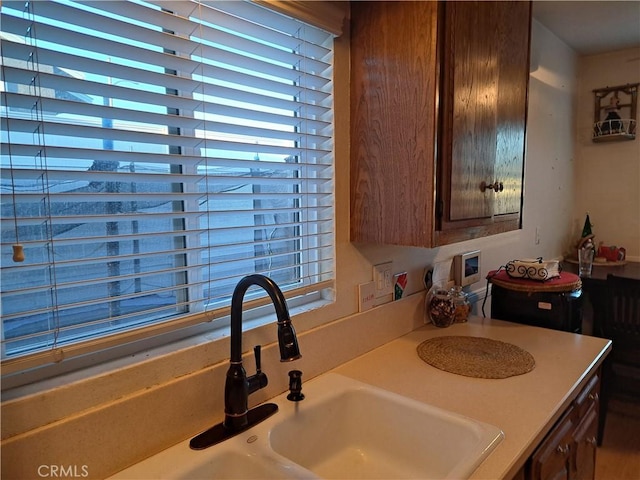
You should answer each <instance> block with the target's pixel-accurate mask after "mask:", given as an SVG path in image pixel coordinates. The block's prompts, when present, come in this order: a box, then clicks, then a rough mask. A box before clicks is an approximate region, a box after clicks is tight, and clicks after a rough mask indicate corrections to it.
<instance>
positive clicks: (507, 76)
mask: <svg viewBox="0 0 640 480" xmlns="http://www.w3.org/2000/svg"><path fill="white" fill-rule="evenodd" d="M530 9H531V5H530V3H529V2H518V1H515V2H483V1H480V2H446V3H445V14H444V19H443V24H442V25H443V28H444V30H445V34H444V36H443V44H444V54H443V73H442V78H443V86H442V93H441V99H442V111H441V118H442V126H441V128H442V143H441V153H442V155H441V156H440V157H439V159H438V162H439V163H438V165H439V176H438V182H439V183H438V202H439V205H440V210H441V211H440V213H441V216H440V217H439V219H438V223H437V226H436V229H437V230H438V234H437V240H436V243H437V244H442V243H451V242H453V241H458V240H466V239H468V238H475V237H477V236H482V235H490V234H494V233H500V232H504V231H508V230H514V229H518V228H520V219H521V215H520V210H521V204H522V184H523V173H524V151H525V127H526V105H527V90H528V88H527V87H528V79H529V35H530V17H531V10H530Z"/></svg>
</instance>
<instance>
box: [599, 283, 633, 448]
mask: <svg viewBox="0 0 640 480" xmlns="http://www.w3.org/2000/svg"><path fill="white" fill-rule="evenodd" d="M601 327H602V336H603V337H605V338H609V339H611V341H612V348H611V353H610V354H609V356H608V357H607V359H606V360H605V363H604V371H603V374H602V392H601V399H602V402H601V408H602V409H604V410H605V411H606V409H607V407H608V404H609V400H611V399H612V398H618V399H622V400H625V401H633V402H640V280H638V279H632V278H625V277H619V276H616V275H613V274H609V275H607V288H606V315H605V317H604V318H603V319H602V325H601ZM601 427H602V428H601V429H600V430H601V432H600V440H602V433H603V430H604V425H601Z"/></svg>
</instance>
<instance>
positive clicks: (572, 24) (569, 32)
mask: <svg viewBox="0 0 640 480" xmlns="http://www.w3.org/2000/svg"><path fill="white" fill-rule="evenodd" d="M533 16H534V18H535V19H536V20H538V22H540V23H541V24H543V25H544V26H545V27H547V28H548V29H549V30H551V31H552V32H553V33H554V34H555V35H556V36H557V37H558V38H560V39H561V40H562V41H563V42H564V43H566V44H567V45H569V46H570V47H571V48H572V49H573V50H575V51H576V52H577V53H578V54H580V55H593V54H597V53H605V52H613V51H615V50H622V49H624V48H629V47H635V46H640V1H639V0H628V1H606V0H604V1H603V0H601V1H582V0H575V1H554V0H537V1H534V2H533Z"/></svg>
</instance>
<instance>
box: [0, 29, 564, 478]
mask: <svg viewBox="0 0 640 480" xmlns="http://www.w3.org/2000/svg"><path fill="white" fill-rule="evenodd" d="M532 58H533V59H535V63H534V65H535V68H534V69H533V72H532V77H531V85H530V92H529V102H530V108H529V119H528V131H527V156H526V162H525V205H524V213H523V225H524V226H523V229H522V230H520V231H516V232H509V233H505V234H501V235H496V236H492V237H489V238H481V239H476V240H470V241H467V242H464V243H460V244H456V245H451V246H447V247H442V248H437V249H421V248H404V247H390V246H372V245H353V244H351V243H350V242H349V238H348V234H349V213H348V212H349V208H348V202H349V138H348V135H347V132H348V131H349V125H348V122H349V111H348V108H349V98H348V75H349V57H348V37H347V36H345V37H344V38H342V39H340V40H339V41H338V43H337V53H336V65H335V75H336V85H337V91H336V106H337V111H336V116H335V118H336V204H337V213H338V219H337V225H336V227H337V228H336V241H337V260H336V278H337V289H336V290H337V291H336V302H335V304H333V305H331V306H328V307H325V308H322V309H320V310H316V311H312V312H307V313H302V314H299V315H296V316H295V317H294V318H293V322H294V324H295V326H296V329H297V331H298V332H299V337H300V344H301V349H302V354H303V358H302V359H301V360H299V361H298V362H296V364H295V368H300V369H301V370H302V371H303V372H305V378H312V377H313V376H315V375H318V374H320V373H322V372H324V371H326V370H329V369H331V368H334V367H335V366H337V365H339V364H340V363H342V362H345V361H348V360H349V359H351V358H354V357H355V356H357V355H360V354H362V353H364V352H366V351H367V350H370V349H372V348H375V347H376V346H378V345H380V344H382V343H385V342H388V341H389V340H391V339H392V338H395V337H397V336H399V335H402V334H404V333H406V332H408V331H410V330H411V329H413V328H416V326H419V325H420V324H421V323H422V298H423V294H424V290H423V286H422V275H423V271H424V268H425V267H426V266H428V265H433V263H434V262H436V261H440V260H445V259H450V258H451V257H452V256H453V255H455V254H457V253H461V252H465V251H468V250H475V249H481V250H482V252H483V272H482V273H483V277H484V276H485V275H486V273H487V272H488V271H489V270H492V269H496V268H498V267H499V266H500V265H503V264H504V263H505V262H507V261H509V260H512V259H515V258H522V257H525V256H526V257H532V256H542V257H544V258H552V257H557V256H559V255H560V254H561V253H562V251H563V250H564V248H565V245H566V243H567V241H568V238H569V237H570V234H569V230H570V227H571V225H570V221H569V219H570V216H571V211H572V210H571V202H572V198H573V187H572V178H573V177H572V170H573V158H574V155H573V142H572V138H573V128H572V125H574V115H573V99H574V94H575V90H576V81H575V72H576V61H577V59H576V57H575V55H574V54H573V53H572V51H571V50H569V49H568V48H567V47H566V46H565V45H564V44H563V43H562V42H560V41H559V40H558V39H557V38H556V37H554V36H553V35H551V34H550V33H549V32H548V31H547V30H546V29H545V28H544V27H542V26H541V25H539V24H538V23H537V22H534V25H533V38H532ZM536 227H538V230H539V232H540V242H539V243H538V244H536V242H535V232H536ZM387 260H393V262H394V270H395V271H407V272H408V273H409V284H408V287H407V294H408V295H410V296H409V297H408V298H406V299H405V300H403V301H401V302H397V303H394V304H389V305H385V306H382V307H377V308H375V309H373V310H372V311H370V312H369V313H367V314H366V315H358V314H356V312H357V309H358V302H357V295H356V291H357V285H358V284H359V283H363V282H366V281H369V280H371V277H372V273H371V267H372V265H374V264H376V263H379V262H382V261H387ZM484 286H485V282H480V283H479V284H476V287H477V288H483V287H484ZM412 294H415V295H412ZM328 322H330V323H328ZM321 325H324V326H321ZM275 335H276V334H275V328H274V327H273V325H266V326H264V327H261V328H257V329H255V330H252V331H250V332H248V333H246V334H245V335H244V339H243V341H244V343H243V345H244V348H245V350H247V351H249V350H251V347H252V346H253V345H255V344H258V343H260V344H263V345H265V348H264V350H263V369H264V371H265V372H266V373H268V374H269V379H270V382H269V386H268V387H267V388H266V389H264V390H261V391H260V392H257V393H256V394H254V395H252V397H251V400H252V402H254V403H255V402H260V401H264V400H266V399H267V398H269V397H270V396H275V395H276V394H278V393H280V392H282V391H284V390H285V389H286V386H287V376H286V371H287V369H289V368H292V367H291V366H288V365H281V364H279V362H278V361H277V354H276V352H275V351H276V350H277V348H275V347H274V341H275ZM228 348H229V346H228V338H214V336H213V335H210V336H206V337H203V338H199V339H195V340H194V341H192V342H191V343H183V344H181V345H180V346H174V347H172V348H165V349H159V350H156V351H152V352H144V353H142V354H140V355H135V356H133V357H131V358H127V359H122V360H120V361H118V362H112V363H111V364H110V365H108V366H96V367H94V368H93V369H91V370H90V371H87V372H80V373H78V374H74V375H70V376H66V377H64V378H60V379H54V380H53V381H51V382H48V383H47V384H46V385H44V387H46V388H44V389H43V385H31V386H28V387H27V388H23V389H21V390H20V391H16V392H9V393H7V394H5V395H3V403H2V419H3V422H2V439H3V440H2V476H3V478H5V477H6V478H26V477H29V478H34V477H36V476H37V475H36V469H37V466H38V465H42V464H57V465H80V466H81V465H87V466H88V470H89V476H90V477H91V478H98V477H102V476H105V475H107V474H109V473H113V472H114V471H116V470H119V469H121V468H123V467H125V466H126V465H127V464H129V463H131V462H134V461H139V460H140V459H142V458H143V457H144V456H146V455H150V454H152V453H153V452H155V451H158V450H160V449H162V448H165V447H167V446H169V445H171V444H173V443H176V442H178V441H181V440H184V439H186V438H189V436H192V435H193V434H195V433H197V432H198V431H199V430H201V429H204V428H207V427H209V426H211V425H212V424H213V423H215V422H216V421H219V420H220V419H221V418H222V411H223V410H222V408H223V405H222V397H223V394H222V389H223V384H224V372H225V371H226V362H227V359H228V355H229V350H228ZM247 370H248V371H249V373H252V371H253V367H250V366H248V367H247ZM97 443H99V447H98V444H97Z"/></svg>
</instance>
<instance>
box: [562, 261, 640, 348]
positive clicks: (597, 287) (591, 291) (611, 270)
mask: <svg viewBox="0 0 640 480" xmlns="http://www.w3.org/2000/svg"><path fill="white" fill-rule="evenodd" d="M562 270H563V271H565V272H571V273H575V274H577V273H578V265H577V263H572V262H566V261H565V262H562ZM609 274H613V275H617V276H619V277H627V278H636V279H640V262H627V263H626V264H624V265H611V266H610V265H606V264H598V263H594V264H593V268H592V269H591V276H590V277H581V280H582V291H583V293H584V294H585V295H586V296H587V297H588V298H589V301H590V302H591V306H592V307H593V334H594V335H596V336H602V335H601V334H602V331H601V325H602V322H604V321H606V318H605V316H606V298H607V292H606V286H607V275H609Z"/></svg>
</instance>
